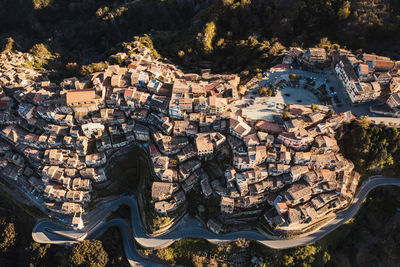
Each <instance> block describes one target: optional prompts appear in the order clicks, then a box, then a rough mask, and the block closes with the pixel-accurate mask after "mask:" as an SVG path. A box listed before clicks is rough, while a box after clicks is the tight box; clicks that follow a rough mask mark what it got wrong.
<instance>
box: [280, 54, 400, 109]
mask: <svg viewBox="0 0 400 267" xmlns="http://www.w3.org/2000/svg"><path fill="white" fill-rule="evenodd" d="M293 62H296V63H299V64H301V65H302V66H305V67H309V68H325V67H331V68H332V69H333V70H334V71H335V73H336V75H337V77H338V78H339V80H340V81H341V82H342V84H343V86H344V88H345V90H346V92H347V95H348V97H349V99H350V100H351V103H352V104H360V103H364V102H368V101H372V100H375V99H377V98H378V97H380V96H383V95H386V96H387V95H391V97H390V98H389V99H388V100H387V104H388V106H389V107H390V108H392V109H393V108H395V109H398V108H399V106H400V101H399V99H400V93H399V91H400V63H399V61H393V60H391V59H390V58H388V57H383V56H378V55H373V54H366V53H363V54H360V55H355V54H353V53H352V52H350V51H348V50H344V49H339V50H337V51H332V52H329V53H327V52H326V50H325V49H324V48H310V49H309V50H307V51H303V50H301V49H299V48H292V49H291V50H290V51H289V52H288V53H287V55H286V56H285V58H284V59H283V64H286V65H290V64H292V63H293Z"/></svg>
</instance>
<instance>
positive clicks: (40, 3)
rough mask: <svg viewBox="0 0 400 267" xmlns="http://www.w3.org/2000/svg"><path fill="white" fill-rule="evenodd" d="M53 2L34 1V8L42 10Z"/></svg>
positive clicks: (44, 0)
mask: <svg viewBox="0 0 400 267" xmlns="http://www.w3.org/2000/svg"><path fill="white" fill-rule="evenodd" d="M51 1H52V0H33V8H34V9H41V8H45V7H47V6H49V5H50V3H51Z"/></svg>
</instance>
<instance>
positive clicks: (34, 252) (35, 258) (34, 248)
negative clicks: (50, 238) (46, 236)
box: [27, 242, 50, 264]
mask: <svg viewBox="0 0 400 267" xmlns="http://www.w3.org/2000/svg"><path fill="white" fill-rule="evenodd" d="M49 248H50V244H40V243H37V242H32V243H31V245H30V246H29V248H27V251H29V252H30V254H31V256H30V262H31V263H32V264H38V263H39V262H40V260H42V259H43V258H44V257H45V256H46V252H47V250H48V249H49Z"/></svg>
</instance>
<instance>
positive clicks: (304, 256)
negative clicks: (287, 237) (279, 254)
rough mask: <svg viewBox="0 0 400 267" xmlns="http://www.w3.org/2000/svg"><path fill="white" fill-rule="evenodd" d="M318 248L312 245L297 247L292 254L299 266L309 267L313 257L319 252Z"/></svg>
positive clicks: (313, 259)
mask: <svg viewBox="0 0 400 267" xmlns="http://www.w3.org/2000/svg"><path fill="white" fill-rule="evenodd" d="M319 250H320V248H319V247H316V246H313V245H306V246H304V247H299V248H297V249H296V251H295V252H294V257H295V258H296V261H297V263H298V264H299V265H303V266H311V264H312V263H313V262H314V261H315V255H316V254H317V253H318V252H319Z"/></svg>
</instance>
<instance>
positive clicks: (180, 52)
mask: <svg viewBox="0 0 400 267" xmlns="http://www.w3.org/2000/svg"><path fill="white" fill-rule="evenodd" d="M184 55H185V51H183V50H179V52H178V57H180V58H183V56H184Z"/></svg>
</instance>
